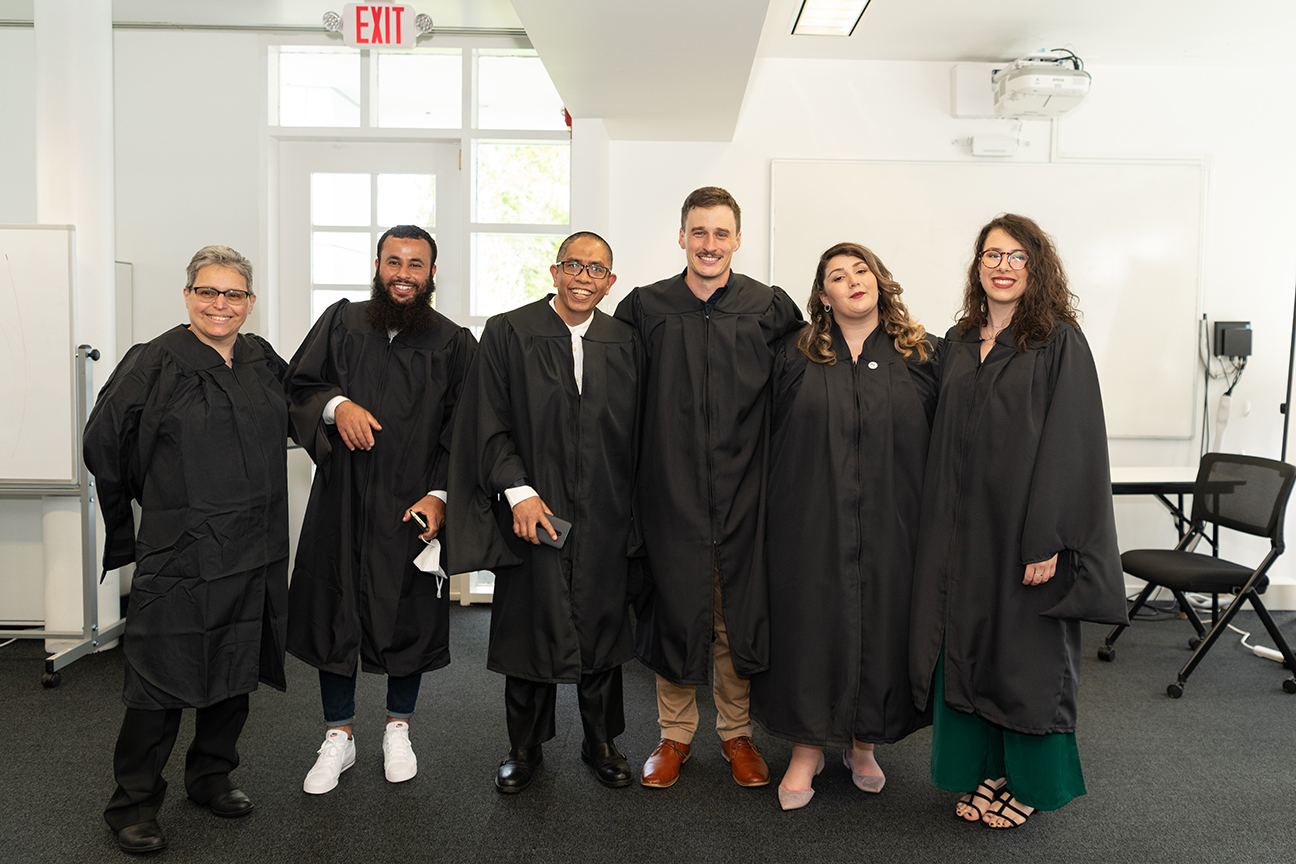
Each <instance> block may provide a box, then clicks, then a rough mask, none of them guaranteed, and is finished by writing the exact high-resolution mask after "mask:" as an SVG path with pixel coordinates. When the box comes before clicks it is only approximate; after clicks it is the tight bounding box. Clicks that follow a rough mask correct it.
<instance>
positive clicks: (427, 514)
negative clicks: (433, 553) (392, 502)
mask: <svg viewBox="0 0 1296 864" xmlns="http://www.w3.org/2000/svg"><path fill="white" fill-rule="evenodd" d="M410 513H417V514H419V515H420V516H422V517H423V521H424V522H426V523H427V531H424V532H423V533H422V534H420V535H419V539H421V540H431V539H432V538H433V537H435V536H436V535H437V532H439V531H440V530H441V526H442V525H444V524H445V502H444V501H442V500H441V499H440V498H438V497H437V496H435V495H424V496H423V497H422V498H420V499H419V500H418V501H417V502H416V503H415V504H414V506H413V507H411V508H409V509H408V510H406V511H405V515H404V517H402V518H401V521H402V522H408V521H410Z"/></svg>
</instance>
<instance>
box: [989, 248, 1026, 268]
mask: <svg viewBox="0 0 1296 864" xmlns="http://www.w3.org/2000/svg"><path fill="white" fill-rule="evenodd" d="M1005 254H1007V255H1008V266H1009V267H1011V268H1012V269H1014V270H1025V269H1026V262H1027V260H1029V259H1028V258H1027V257H1026V253H1025V252H1012V253H1004V252H1000V251H999V250H998V249H987V250H986V251H984V252H982V253H981V263H982V264H984V265H985V266H987V267H990V268H994V267H998V266H999V262H1000V261H1001V260H1003V257H1004V255H1005Z"/></svg>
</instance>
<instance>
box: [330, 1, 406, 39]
mask: <svg viewBox="0 0 1296 864" xmlns="http://www.w3.org/2000/svg"><path fill="white" fill-rule="evenodd" d="M417 38H418V28H417V27H416V26H415V25H414V7H413V6H384V5H361V4H359V3H348V4H347V5H346V6H345V7H343V9H342V41H343V42H344V43H345V44H347V45H349V46H350V47H352V48H369V47H373V46H379V47H383V48H413V47H414V41H415V40H416V39H417Z"/></svg>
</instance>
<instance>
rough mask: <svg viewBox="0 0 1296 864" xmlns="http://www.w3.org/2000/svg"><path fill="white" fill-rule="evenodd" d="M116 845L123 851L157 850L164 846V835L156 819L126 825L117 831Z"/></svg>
mask: <svg viewBox="0 0 1296 864" xmlns="http://www.w3.org/2000/svg"><path fill="white" fill-rule="evenodd" d="M117 845H118V846H120V847H121V848H122V851H124V852H136V853H138V852H157V851H158V850H159V849H165V848H166V835H165V834H163V833H162V826H161V825H159V824H158V823H157V820H156V819H150V820H148V821H147V822H139V823H136V824H135V825H127V826H126V827H125V828H123V829H121V830H120V831H118V832H117Z"/></svg>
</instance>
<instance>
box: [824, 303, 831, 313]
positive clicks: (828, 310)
mask: <svg viewBox="0 0 1296 864" xmlns="http://www.w3.org/2000/svg"><path fill="white" fill-rule="evenodd" d="M824 311H825V312H831V311H832V307H831V306H829V305H828V304H827V303H825V304H824Z"/></svg>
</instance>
